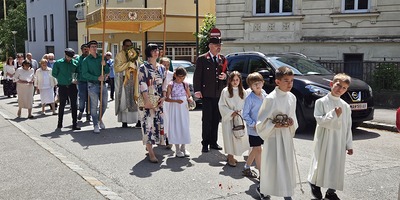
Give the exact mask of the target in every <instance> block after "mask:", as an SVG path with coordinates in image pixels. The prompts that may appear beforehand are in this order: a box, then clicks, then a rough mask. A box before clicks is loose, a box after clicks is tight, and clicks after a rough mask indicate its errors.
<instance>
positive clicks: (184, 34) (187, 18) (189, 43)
mask: <svg viewBox="0 0 400 200" xmlns="http://www.w3.org/2000/svg"><path fill="white" fill-rule="evenodd" d="M88 2H89V5H86V4H85V3H80V4H76V5H75V7H76V9H77V17H78V43H79V44H83V43H85V42H87V41H88V40H97V41H98V42H100V43H101V45H103V44H105V48H106V49H107V51H111V52H112V53H113V55H115V54H116V53H117V52H118V51H119V50H120V49H121V45H122V41H123V40H124V39H127V38H128V39H131V40H132V41H133V42H134V45H136V46H137V47H138V48H140V49H143V48H142V47H143V45H145V41H146V39H147V42H151V43H157V44H159V45H162V44H163V36H164V24H163V23H161V24H159V25H158V26H155V27H154V28H152V29H150V30H148V31H147V32H146V33H144V32H141V33H130V32H123V31H114V30H106V32H105V33H106V34H105V41H104V42H103V35H102V30H101V29H93V28H90V29H86V19H85V17H86V13H92V12H94V11H96V10H98V9H101V8H102V6H103V3H102V0H89V1H88ZM113 8H140V9H142V8H158V9H162V14H164V0H110V1H109V2H108V3H107V6H106V9H110V10H111V9H113ZM86 10H87V11H88V12H86ZM198 11H199V12H198V13H199V25H201V24H202V20H203V19H204V16H205V15H206V14H207V13H212V14H215V1H214V0H210V1H200V2H199V7H198ZM135 17H136V16H135ZM166 19H167V21H166V49H167V52H166V54H167V56H168V57H170V58H172V59H179V60H181V59H182V60H189V61H192V62H194V61H195V59H196V58H195V55H196V51H195V50H196V38H195V37H194V35H193V34H194V33H195V32H196V5H195V4H194V2H193V1H186V0H185V1H182V0H167V6H166ZM88 35H89V37H88ZM101 45H99V49H100V48H101Z"/></svg>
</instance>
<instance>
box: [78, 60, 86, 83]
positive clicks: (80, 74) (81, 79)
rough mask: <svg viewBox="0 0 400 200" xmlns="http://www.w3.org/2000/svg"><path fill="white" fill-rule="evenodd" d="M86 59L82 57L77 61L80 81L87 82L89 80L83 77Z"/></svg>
mask: <svg viewBox="0 0 400 200" xmlns="http://www.w3.org/2000/svg"><path fill="white" fill-rule="evenodd" d="M83 59H85V57H84V56H83V55H80V56H79V57H78V58H77V59H76V60H77V61H78V81H80V82H86V81H87V80H86V79H84V78H83V77H82V62H83Z"/></svg>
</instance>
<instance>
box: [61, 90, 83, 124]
mask: <svg viewBox="0 0 400 200" xmlns="http://www.w3.org/2000/svg"><path fill="white" fill-rule="evenodd" d="M58 95H59V99H60V106H59V107H58V124H62V122H63V118H64V108H65V103H66V102H67V100H68V98H69V100H70V104H71V115H72V126H76V121H77V107H78V106H77V103H76V102H77V101H76V100H77V96H78V89H77V87H76V85H75V84H71V85H68V86H66V85H59V86H58Z"/></svg>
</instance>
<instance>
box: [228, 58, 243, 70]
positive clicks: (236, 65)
mask: <svg viewBox="0 0 400 200" xmlns="http://www.w3.org/2000/svg"><path fill="white" fill-rule="evenodd" d="M245 64H246V57H241V56H238V57H237V58H232V60H230V61H229V62H228V70H229V71H238V72H243V67H244V66H246V65H245Z"/></svg>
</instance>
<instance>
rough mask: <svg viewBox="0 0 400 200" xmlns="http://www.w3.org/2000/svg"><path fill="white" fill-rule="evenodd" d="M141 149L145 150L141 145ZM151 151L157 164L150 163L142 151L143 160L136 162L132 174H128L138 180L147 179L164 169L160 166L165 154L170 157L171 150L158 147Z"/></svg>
mask: <svg viewBox="0 0 400 200" xmlns="http://www.w3.org/2000/svg"><path fill="white" fill-rule="evenodd" d="M141 139H142V138H141V137H140V140H141ZM143 148H145V146H144V145H143ZM153 151H154V153H155V154H156V157H157V159H158V163H151V162H150V161H149V158H148V156H147V153H146V151H145V150H144V149H143V156H144V159H143V160H141V161H140V162H138V163H137V164H136V165H134V166H133V167H132V172H131V173H129V174H130V175H133V176H136V177H139V178H147V177H150V176H151V175H152V173H153V172H156V171H159V170H161V169H163V168H166V167H162V166H160V165H161V164H162V163H163V160H164V158H165V155H167V154H168V155H171V154H172V150H170V149H165V147H164V146H160V147H155V148H153ZM138 156H139V155H138ZM181 159H184V160H189V159H187V158H186V159H185V158H181ZM167 161H168V160H167ZM168 168H170V167H168Z"/></svg>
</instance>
